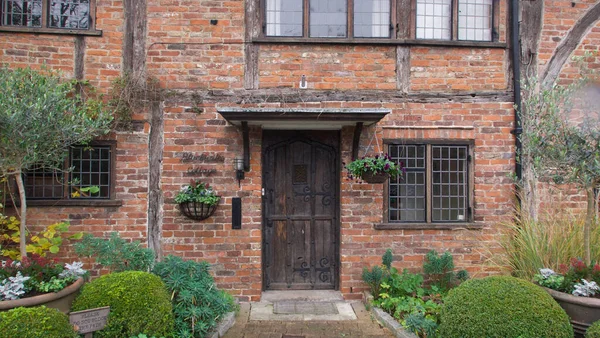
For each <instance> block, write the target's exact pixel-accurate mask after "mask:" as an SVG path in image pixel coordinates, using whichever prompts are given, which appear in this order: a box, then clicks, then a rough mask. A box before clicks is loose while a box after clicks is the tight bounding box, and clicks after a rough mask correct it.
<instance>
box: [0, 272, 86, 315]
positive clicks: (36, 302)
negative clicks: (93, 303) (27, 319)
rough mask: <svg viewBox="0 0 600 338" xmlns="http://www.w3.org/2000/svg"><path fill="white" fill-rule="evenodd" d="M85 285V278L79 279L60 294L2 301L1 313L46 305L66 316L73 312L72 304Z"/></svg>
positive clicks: (0, 304)
mask: <svg viewBox="0 0 600 338" xmlns="http://www.w3.org/2000/svg"><path fill="white" fill-rule="evenodd" d="M83 283H84V280H83V278H79V279H78V280H76V281H75V282H74V283H73V284H71V285H69V286H67V287H66V288H64V289H62V290H60V291H58V292H51V293H45V294H43V295H39V296H34V297H27V298H23V299H16V300H5V301H1V302H0V311H7V310H10V309H13V308H16V307H20V306H24V307H32V306H40V305H45V306H47V307H50V308H54V309H58V310H59V311H60V312H62V313H64V314H68V313H69V312H70V311H71V304H72V303H73V301H74V300H75V297H77V295H78V294H79V289H81V286H82V285H83Z"/></svg>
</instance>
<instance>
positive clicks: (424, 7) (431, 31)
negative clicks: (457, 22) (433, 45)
mask: <svg viewBox="0 0 600 338" xmlns="http://www.w3.org/2000/svg"><path fill="white" fill-rule="evenodd" d="M451 27H452V0H417V27H416V28H417V31H416V35H417V39H438V40H450V39H451V38H452V29H451Z"/></svg>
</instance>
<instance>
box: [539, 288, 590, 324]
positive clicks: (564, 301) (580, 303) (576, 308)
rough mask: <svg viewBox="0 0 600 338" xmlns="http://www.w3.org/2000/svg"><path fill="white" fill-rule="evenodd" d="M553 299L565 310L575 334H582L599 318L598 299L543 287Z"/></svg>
mask: <svg viewBox="0 0 600 338" xmlns="http://www.w3.org/2000/svg"><path fill="white" fill-rule="evenodd" d="M544 290H546V292H548V293H549V294H550V295H551V296H552V298H554V300H556V302H557V303H558V304H559V305H560V306H561V307H562V308H563V309H564V310H565V312H566V313H567V315H569V318H571V324H572V325H573V329H574V330H575V334H576V335H579V336H583V334H584V333H585V331H586V330H587V329H588V327H590V325H592V323H594V322H595V321H597V320H600V299H598V298H590V297H578V296H573V295H570V294H568V293H564V292H560V291H556V290H552V289H548V288H544Z"/></svg>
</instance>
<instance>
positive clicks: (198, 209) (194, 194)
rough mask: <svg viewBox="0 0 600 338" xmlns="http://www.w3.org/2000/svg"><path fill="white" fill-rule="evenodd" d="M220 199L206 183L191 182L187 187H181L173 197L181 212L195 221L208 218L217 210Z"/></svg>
mask: <svg viewBox="0 0 600 338" xmlns="http://www.w3.org/2000/svg"><path fill="white" fill-rule="evenodd" d="M220 201H221V197H220V196H217V195H216V194H215V192H214V190H213V189H212V188H211V187H209V186H208V184H207V183H202V182H200V181H194V180H192V181H191V182H190V185H189V186H185V187H183V189H181V191H180V192H179V193H177V195H176V196H175V203H177V204H179V208H180V209H181V212H182V213H183V214H184V215H185V216H187V217H189V218H191V219H195V220H199V221H201V220H203V219H207V218H209V217H210V216H211V215H212V214H213V213H214V212H215V210H216V209H217V206H218V205H219V202H220Z"/></svg>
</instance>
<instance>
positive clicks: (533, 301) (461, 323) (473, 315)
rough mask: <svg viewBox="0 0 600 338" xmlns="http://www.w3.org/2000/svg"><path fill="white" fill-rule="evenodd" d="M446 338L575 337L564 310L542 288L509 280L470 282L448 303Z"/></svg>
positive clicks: (495, 278) (443, 317)
mask: <svg viewBox="0 0 600 338" xmlns="http://www.w3.org/2000/svg"><path fill="white" fill-rule="evenodd" d="M440 321H441V324H440V327H439V335H440V337H444V338H455V337H456V338H469V337H477V338H479V337H488V338H494V337H498V338H517V337H520V338H535V337H548V338H550V337H565V338H567V337H568V338H571V337H573V328H572V327H571V325H570V323H569V317H568V316H567V314H566V313H565V312H564V310H563V309H562V308H561V307H560V306H559V305H558V304H557V303H556V302H555V301H554V299H552V297H550V295H548V294H547V293H546V292H545V291H544V290H542V289H541V288H540V287H538V286H536V285H534V284H533V283H530V282H527V281H525V280H521V279H518V278H514V277H509V276H492V277H487V278H483V279H473V280H469V281H466V282H465V283H463V284H461V285H460V286H459V287H457V288H455V289H453V290H451V291H450V292H449V293H448V296H447V297H446V298H445V299H444V305H443V307H442V311H441V316H440Z"/></svg>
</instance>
